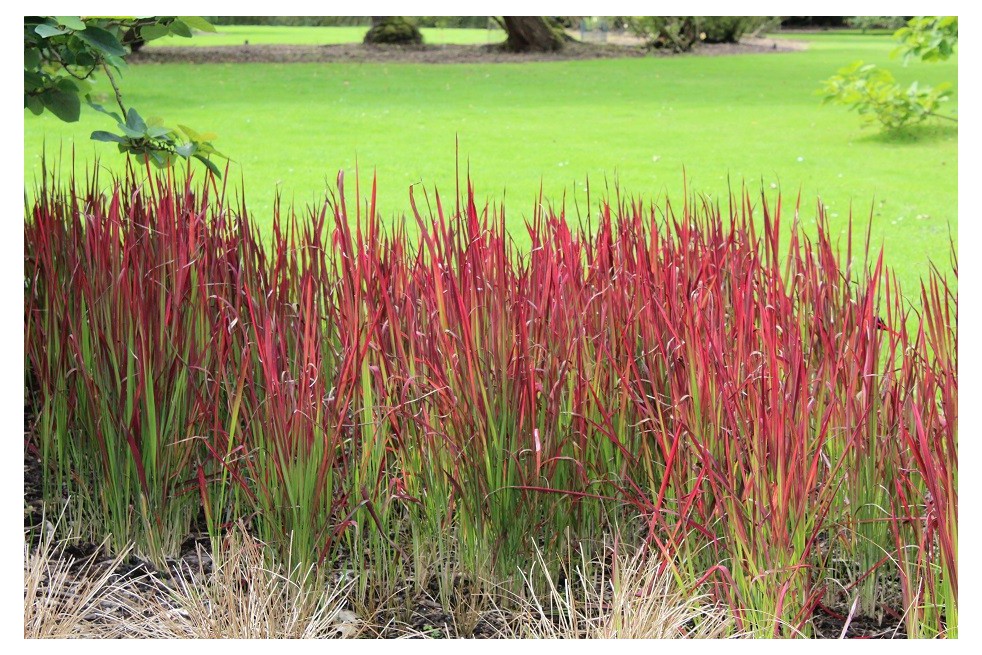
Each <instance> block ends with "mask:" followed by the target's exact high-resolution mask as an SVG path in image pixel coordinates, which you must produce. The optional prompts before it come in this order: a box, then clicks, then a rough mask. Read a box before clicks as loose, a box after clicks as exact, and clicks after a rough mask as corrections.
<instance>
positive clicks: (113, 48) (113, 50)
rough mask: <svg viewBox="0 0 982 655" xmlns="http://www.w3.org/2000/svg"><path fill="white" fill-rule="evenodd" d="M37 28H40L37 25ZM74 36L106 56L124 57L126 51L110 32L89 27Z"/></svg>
mask: <svg viewBox="0 0 982 655" xmlns="http://www.w3.org/2000/svg"><path fill="white" fill-rule="evenodd" d="M38 27H41V26H40V25H39V26H38ZM75 36H77V37H78V38H80V39H82V40H83V41H85V42H86V43H87V44H89V45H90V46H92V47H93V48H95V49H96V50H99V51H100V52H104V53H106V54H107V55H116V56H117V57H122V56H124V55H126V49H125V48H124V47H123V45H122V44H121V43H120V42H119V39H117V38H116V36H115V35H114V34H113V33H112V32H110V31H108V30H104V29H102V28H101V27H95V26H93V25H89V26H88V27H86V28H85V30H84V31H82V32H76V33H75Z"/></svg>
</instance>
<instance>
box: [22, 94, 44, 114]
mask: <svg viewBox="0 0 982 655" xmlns="http://www.w3.org/2000/svg"><path fill="white" fill-rule="evenodd" d="M24 106H25V107H27V108H28V109H30V110H31V113H32V114H34V115H35V116H40V115H41V113H42V112H43V111H44V103H43V102H41V98H39V97H37V96H29V95H27V94H24Z"/></svg>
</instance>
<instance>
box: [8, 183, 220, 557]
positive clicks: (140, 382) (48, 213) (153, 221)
mask: <svg viewBox="0 0 982 655" xmlns="http://www.w3.org/2000/svg"><path fill="white" fill-rule="evenodd" d="M134 176H135V173H134V172H133V171H131V172H130V173H129V177H128V178H127V180H126V183H123V184H116V185H115V186H114V187H113V189H112V190H111V192H110V193H109V194H108V195H104V194H103V193H101V191H100V190H99V189H100V186H99V179H98V176H97V175H96V176H95V177H93V178H92V180H91V181H90V182H89V183H88V185H87V187H86V188H79V187H77V186H76V180H74V179H72V180H71V182H70V186H69V188H68V189H67V190H62V189H59V188H58V186H57V184H56V183H55V181H54V180H53V179H51V180H48V179H46V180H44V182H43V183H42V184H41V185H40V186H39V188H38V189H37V193H36V197H37V200H36V201H35V202H34V205H33V207H32V208H31V209H30V211H29V212H28V213H27V216H26V217H25V218H26V220H25V224H24V232H25V252H24V268H25V294H24V296H25V308H24V330H25V336H24V348H25V359H26V360H27V363H28V366H29V368H30V371H31V374H32V377H33V379H34V380H35V381H36V384H37V386H38V394H37V399H38V402H37V405H36V407H35V408H34V409H35V411H36V425H35V430H34V437H35V439H36V442H35V444H34V445H35V447H36V448H37V449H38V450H39V451H40V454H41V458H42V464H43V466H44V468H45V473H46V475H45V487H46V491H47V494H48V496H49V497H57V496H59V495H61V494H63V493H67V494H69V495H71V496H72V497H73V499H74V503H73V506H74V508H75V511H77V513H78V515H79V516H78V517H76V522H80V523H81V524H82V525H87V526H88V532H89V536H90V538H92V539H94V540H101V538H102V536H103V535H105V534H111V535H112V543H113V545H114V547H115V548H116V549H122V548H123V547H124V546H125V545H126V544H128V543H130V542H131V541H132V542H135V543H136V548H137V550H138V551H140V552H142V553H144V554H147V555H151V556H153V557H154V559H156V560H158V561H159V560H161V558H162V557H163V556H165V555H170V554H174V553H175V552H176V549H177V548H178V547H179V545H180V542H181V540H182V539H183V538H184V536H185V535H186V534H187V533H188V531H189V528H190V524H191V521H192V520H193V519H194V518H195V516H197V514H198V510H199V508H200V503H199V501H198V497H197V494H196V493H194V485H193V480H194V470H195V467H196V466H205V467H206V468H207V469H208V470H212V469H214V465H212V464H202V462H204V461H205V460H206V459H207V458H206V453H205V452H204V451H203V450H202V449H201V448H200V447H199V446H198V445H197V443H196V439H197V437H198V436H199V435H203V434H205V433H206V432H208V431H209V430H210V429H211V428H212V427H213V426H214V424H215V422H216V421H217V420H218V415H217V414H216V412H215V409H216V405H217V404H218V403H219V398H218V393H219V391H220V384H219V380H220V374H221V373H222V372H224V370H225V367H226V365H227V362H223V361H220V360H216V357H220V356H221V354H222V350H221V348H220V347H219V345H218V341H220V339H221V336H222V334H223V333H224V332H225V329H224V328H225V325H226V324H227V322H226V321H224V320H223V319H225V318H227V316H226V314H227V312H226V310H225V309H224V308H223V307H221V306H220V303H219V302H216V300H215V299H216V298H221V297H222V296H223V295H226V294H224V293H223V291H222V290H221V289H219V286H220V285H223V284H227V282H228V280H229V279H230V278H231V277H232V276H234V270H235V268H236V266H237V263H236V262H237V257H236V254H235V251H236V248H237V245H236V244H237V241H238V236H237V235H236V233H235V231H234V229H233V228H232V226H231V224H230V223H228V222H226V220H225V218H226V217H225V215H224V214H223V213H221V212H217V213H213V214H212V215H209V202H210V200H209V199H210V197H211V196H212V194H214V193H217V192H218V191H217V189H215V188H214V186H211V187H209V186H208V185H205V186H203V187H202V188H200V189H198V188H194V187H193V186H192V184H191V180H190V179H188V180H186V181H185V183H184V184H183V185H182V184H179V183H176V182H175V181H174V180H173V179H171V178H158V179H156V180H150V181H148V182H147V183H146V184H145V185H140V184H139V183H137V182H136V180H135V177H134ZM220 205H221V203H220V202H219V204H218V206H219V209H220Z"/></svg>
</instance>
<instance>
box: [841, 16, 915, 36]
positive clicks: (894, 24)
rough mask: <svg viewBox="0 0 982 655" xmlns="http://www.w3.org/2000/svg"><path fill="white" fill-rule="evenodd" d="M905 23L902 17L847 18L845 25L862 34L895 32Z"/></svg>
mask: <svg viewBox="0 0 982 655" xmlns="http://www.w3.org/2000/svg"><path fill="white" fill-rule="evenodd" d="M906 22H907V21H905V20H904V17H903V16H847V17H846V25H848V26H849V27H852V28H854V29H857V30H862V31H863V32H864V33H865V32H866V31H867V30H896V29H898V28H900V27H902V26H903V25H904V23H906Z"/></svg>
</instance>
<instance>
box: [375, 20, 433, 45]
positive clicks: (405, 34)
mask: <svg viewBox="0 0 982 655" xmlns="http://www.w3.org/2000/svg"><path fill="white" fill-rule="evenodd" d="M365 43H372V44H385V45H421V44H422V43H423V35H422V34H421V33H420V31H419V28H417V27H416V25H415V24H414V23H413V22H411V21H409V20H407V19H406V18H404V17H402V16H386V17H385V19H384V20H382V21H381V22H379V23H378V24H377V25H372V27H371V29H369V30H368V32H366V33H365Z"/></svg>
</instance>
